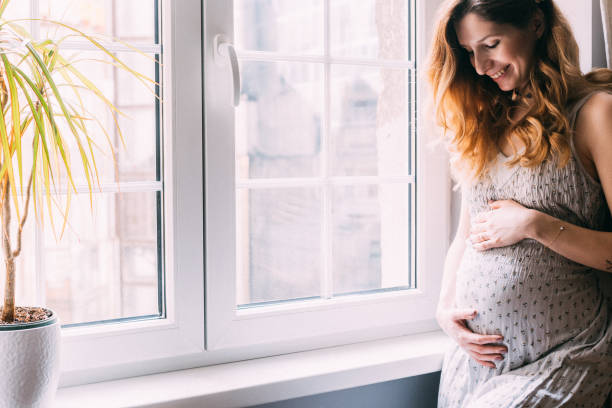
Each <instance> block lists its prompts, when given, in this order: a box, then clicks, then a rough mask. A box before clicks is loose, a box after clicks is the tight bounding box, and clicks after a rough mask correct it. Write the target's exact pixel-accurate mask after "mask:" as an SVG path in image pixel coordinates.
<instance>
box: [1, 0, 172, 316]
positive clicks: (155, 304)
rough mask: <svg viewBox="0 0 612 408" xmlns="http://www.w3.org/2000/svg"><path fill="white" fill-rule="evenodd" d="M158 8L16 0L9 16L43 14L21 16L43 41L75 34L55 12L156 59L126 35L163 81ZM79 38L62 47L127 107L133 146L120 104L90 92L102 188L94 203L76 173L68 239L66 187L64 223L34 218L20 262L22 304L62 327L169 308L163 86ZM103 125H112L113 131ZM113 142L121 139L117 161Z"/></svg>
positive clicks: (112, 1)
mask: <svg viewBox="0 0 612 408" xmlns="http://www.w3.org/2000/svg"><path fill="white" fill-rule="evenodd" d="M158 7H159V4H158V1H156V0H144V1H137V2H135V1H121V0H105V1H93V0H90V1H82V0H81V1H73V0H32V1H22V0H13V1H11V2H10V5H9V8H8V9H7V10H6V12H5V13H4V16H3V17H4V18H5V19H42V20H22V21H18V22H17V24H20V25H22V26H23V27H25V28H27V30H28V31H29V32H31V33H33V35H34V40H36V37H37V36H40V37H44V38H46V36H47V33H50V34H49V37H50V38H54V39H56V40H59V39H60V38H62V37H64V36H65V35H67V34H70V33H71V32H70V31H69V30H67V29H65V28H61V27H60V28H58V26H57V25H54V24H51V23H49V22H46V21H45V19H48V20H59V21H62V22H64V23H66V24H69V25H71V26H73V27H76V28H78V29H79V30H82V31H84V32H86V33H89V34H99V35H103V36H107V37H108V38H109V37H114V38H118V39H119V40H121V41H124V42H126V43H129V44H134V45H138V47H139V48H140V49H141V50H144V53H145V54H147V56H148V57H147V56H144V55H142V54H140V53H138V52H135V51H134V50H132V49H130V48H129V47H126V46H122V45H119V43H116V44H115V45H112V46H110V47H109V49H110V50H112V51H113V52H115V53H116V55H117V57H118V58H120V59H121V60H123V61H124V62H125V63H126V64H127V65H128V66H130V67H131V68H133V69H134V70H136V71H138V72H140V73H142V74H143V75H146V76H147V77H149V78H151V79H154V80H155V81H156V82H158V83H159V82H160V80H159V78H160V76H159V66H158V65H157V64H156V62H155V60H159V58H160V51H161V47H160V44H159V25H158V17H159V16H158ZM71 40H73V37H72V38H71V37H67V38H65V39H64V41H63V42H62V49H64V51H63V53H64V54H63V55H66V56H68V57H70V61H71V62H72V64H73V66H74V67H75V68H76V69H78V70H80V71H81V72H82V73H83V74H84V75H85V76H86V77H87V78H89V79H91V80H92V81H93V82H94V83H95V84H96V85H97V86H98V87H99V88H100V90H101V91H102V92H103V93H104V95H105V96H106V97H107V98H108V99H109V101H110V103H112V104H113V105H114V106H115V107H116V108H117V109H118V110H120V111H121V112H123V113H124V114H125V115H116V120H117V121H118V124H119V126H120V129H121V132H122V134H123V137H124V140H125V146H123V145H122V142H121V135H120V134H119V133H118V131H117V128H116V126H115V122H114V121H115V118H113V116H112V115H111V112H110V111H109V110H108V109H107V108H106V107H105V106H104V104H103V103H102V102H101V101H100V100H98V99H97V98H95V97H94V96H93V95H91V94H88V93H87V92H85V91H83V92H81V97H82V98H83V103H84V106H86V107H87V109H88V110H89V112H90V114H91V117H92V118H93V117H95V118H96V119H97V120H99V122H100V123H99V124H98V123H97V122H96V121H95V120H89V121H87V122H88V128H89V134H90V135H91V136H92V138H93V139H94V140H93V146H94V147H93V148H94V149H96V150H99V151H100V154H99V155H98V156H96V157H99V159H98V160H97V161H96V164H97V168H98V172H99V183H100V187H101V188H98V185H96V186H95V187H94V195H95V197H94V200H93V211H92V209H91V208H90V203H89V194H88V193H87V183H86V179H85V176H84V174H78V173H75V174H74V181H75V184H76V187H77V191H78V193H77V194H74V195H73V196H72V202H71V205H70V212H69V214H70V215H69V218H68V223H67V226H66V230H65V232H64V234H63V237H62V239H61V240H59V239H57V238H59V236H60V233H61V227H62V226H61V224H62V215H61V213H60V211H61V209H62V206H63V205H64V204H63V203H64V201H65V199H66V194H65V191H64V192H62V191H57V192H56V194H54V195H53V198H54V202H55V203H56V206H55V208H54V209H53V211H56V212H57V214H56V215H55V218H54V220H55V221H56V224H58V223H59V225H54V226H53V225H51V224H48V223H47V224H44V223H35V222H29V223H27V224H26V230H25V231H24V237H23V241H24V245H23V251H24V253H23V254H22V255H21V256H20V257H19V258H18V265H17V270H18V271H19V272H18V278H17V293H16V297H17V303H18V304H23V305H28V304H46V305H47V306H48V307H50V308H51V309H53V310H55V311H56V312H57V313H58V314H59V316H61V322H62V324H63V325H72V324H80V323H93V322H99V321H108V320H116V319H129V318H136V317H138V318H143V317H150V318H154V317H159V316H162V315H163V313H164V308H163V296H162V295H163V288H162V287H161V285H160V282H162V279H161V277H162V273H163V257H162V251H161V248H163V245H162V239H163V237H162V231H163V228H162V225H161V223H162V200H163V191H162V180H161V174H163V172H162V171H161V165H162V157H161V151H162V150H161V149H160V140H161V132H160V129H161V124H160V121H161V111H160V104H159V102H158V100H157V99H156V97H155V94H156V93H157V94H159V92H160V87H155V88H154V87H152V86H150V87H149V88H150V90H147V89H146V88H145V87H144V86H142V84H141V83H139V82H138V81H136V80H134V78H133V77H131V76H130V75H129V74H126V73H125V72H124V71H123V70H121V69H118V68H117V67H115V66H113V64H111V63H108V64H100V63H95V62H94V63H92V62H91V60H92V59H96V60H105V61H107V62H108V61H111V59H110V57H109V56H108V55H105V54H104V53H102V52H100V51H95V49H94V48H93V47H92V46H91V45H89V46H87V47H83V43H82V42H81V43H78V42H75V41H71ZM102 128H104V129H109V130H111V131H112V132H110V133H109V134H108V135H105V133H104V132H103V131H102V130H101V129H102ZM29 131H30V132H31V131H32V126H30V128H29ZM107 138H108V139H109V140H107ZM108 141H110V143H111V144H112V146H113V147H114V151H115V154H116V163H115V162H114V160H113V154H112V153H111V150H110V148H109V143H108ZM69 154H70V155H71V156H72V157H73V160H75V159H77V158H78V157H79V153H78V150H76V148H74V149H72V151H70V152H69ZM60 185H64V186H65V185H66V183H61V182H60ZM45 210H46V208H45ZM43 225H44V227H43ZM3 285H4V280H2V283H0V286H3ZM0 289H2V288H0Z"/></svg>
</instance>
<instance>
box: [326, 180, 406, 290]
mask: <svg viewBox="0 0 612 408" xmlns="http://www.w3.org/2000/svg"><path fill="white" fill-rule="evenodd" d="M410 205H411V204H410V185H407V184H381V185H362V186H342V187H335V188H334V190H333V204H332V212H333V215H332V217H333V251H332V254H333V276H334V294H336V295H340V294H347V293H352V292H358V291H369V290H377V289H388V288H393V287H402V288H405V287H407V286H410V285H411V281H410V252H411V249H410Z"/></svg>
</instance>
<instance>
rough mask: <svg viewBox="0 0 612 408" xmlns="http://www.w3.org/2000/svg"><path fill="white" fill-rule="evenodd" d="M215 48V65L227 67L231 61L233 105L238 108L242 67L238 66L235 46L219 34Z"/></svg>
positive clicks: (214, 44)
mask: <svg viewBox="0 0 612 408" xmlns="http://www.w3.org/2000/svg"><path fill="white" fill-rule="evenodd" d="M213 47H214V48H213V53H214V59H215V63H216V64H217V65H218V66H220V67H223V66H225V65H226V64H227V60H228V59H229V62H230V68H231V70H232V85H233V90H232V91H233V104H234V106H238V105H239V104H240V67H239V66H238V56H237V55H236V49H235V48H234V44H232V43H231V41H229V39H228V38H227V37H226V36H224V35H223V34H217V35H216V36H215V39H214V43H213Z"/></svg>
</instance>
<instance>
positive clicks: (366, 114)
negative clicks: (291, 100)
mask: <svg viewBox="0 0 612 408" xmlns="http://www.w3.org/2000/svg"><path fill="white" fill-rule="evenodd" d="M408 99H409V71H408V70H405V69H386V68H369V67H352V66H344V65H338V66H332V68H331V131H332V135H331V148H332V157H333V173H334V175H336V176H374V175H380V176H397V175H408V174H409V168H410V132H409V103H408Z"/></svg>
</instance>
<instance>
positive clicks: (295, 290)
mask: <svg viewBox="0 0 612 408" xmlns="http://www.w3.org/2000/svg"><path fill="white" fill-rule="evenodd" d="M233 4H234V42H235V47H236V50H237V53H238V60H239V62H240V75H241V80H242V87H241V98H240V105H239V106H238V108H237V110H236V113H235V135H236V136H235V140H236V170H235V171H236V225H237V230H236V236H237V238H236V263H237V271H236V273H237V276H236V302H237V305H239V306H240V307H248V306H253V305H256V304H259V305H261V304H269V303H271V302H278V301H287V300H300V299H302V300H303V299H306V298H323V299H327V298H331V297H337V296H340V295H347V294H355V293H374V292H380V291H388V290H401V289H409V288H414V287H415V283H416V282H415V279H414V266H413V265H414V264H413V257H414V250H413V246H412V240H413V228H414V222H413V209H414V204H413V198H414V191H415V190H414V187H415V177H414V176H415V171H414V166H413V139H414V127H413V123H414V117H415V116H414V109H415V106H414V96H415V84H414V82H413V81H414V79H413V78H414V68H415V61H414V55H415V53H414V44H413V42H412V40H413V37H414V23H413V14H414V11H413V9H412V7H413V4H412V2H411V1H408V0H392V1H389V0H367V1H358V2H356V1H353V0H332V1H324V0H311V1H291V0H276V1H269V0H248V1H246V0H236V1H234V2H233Z"/></svg>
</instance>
